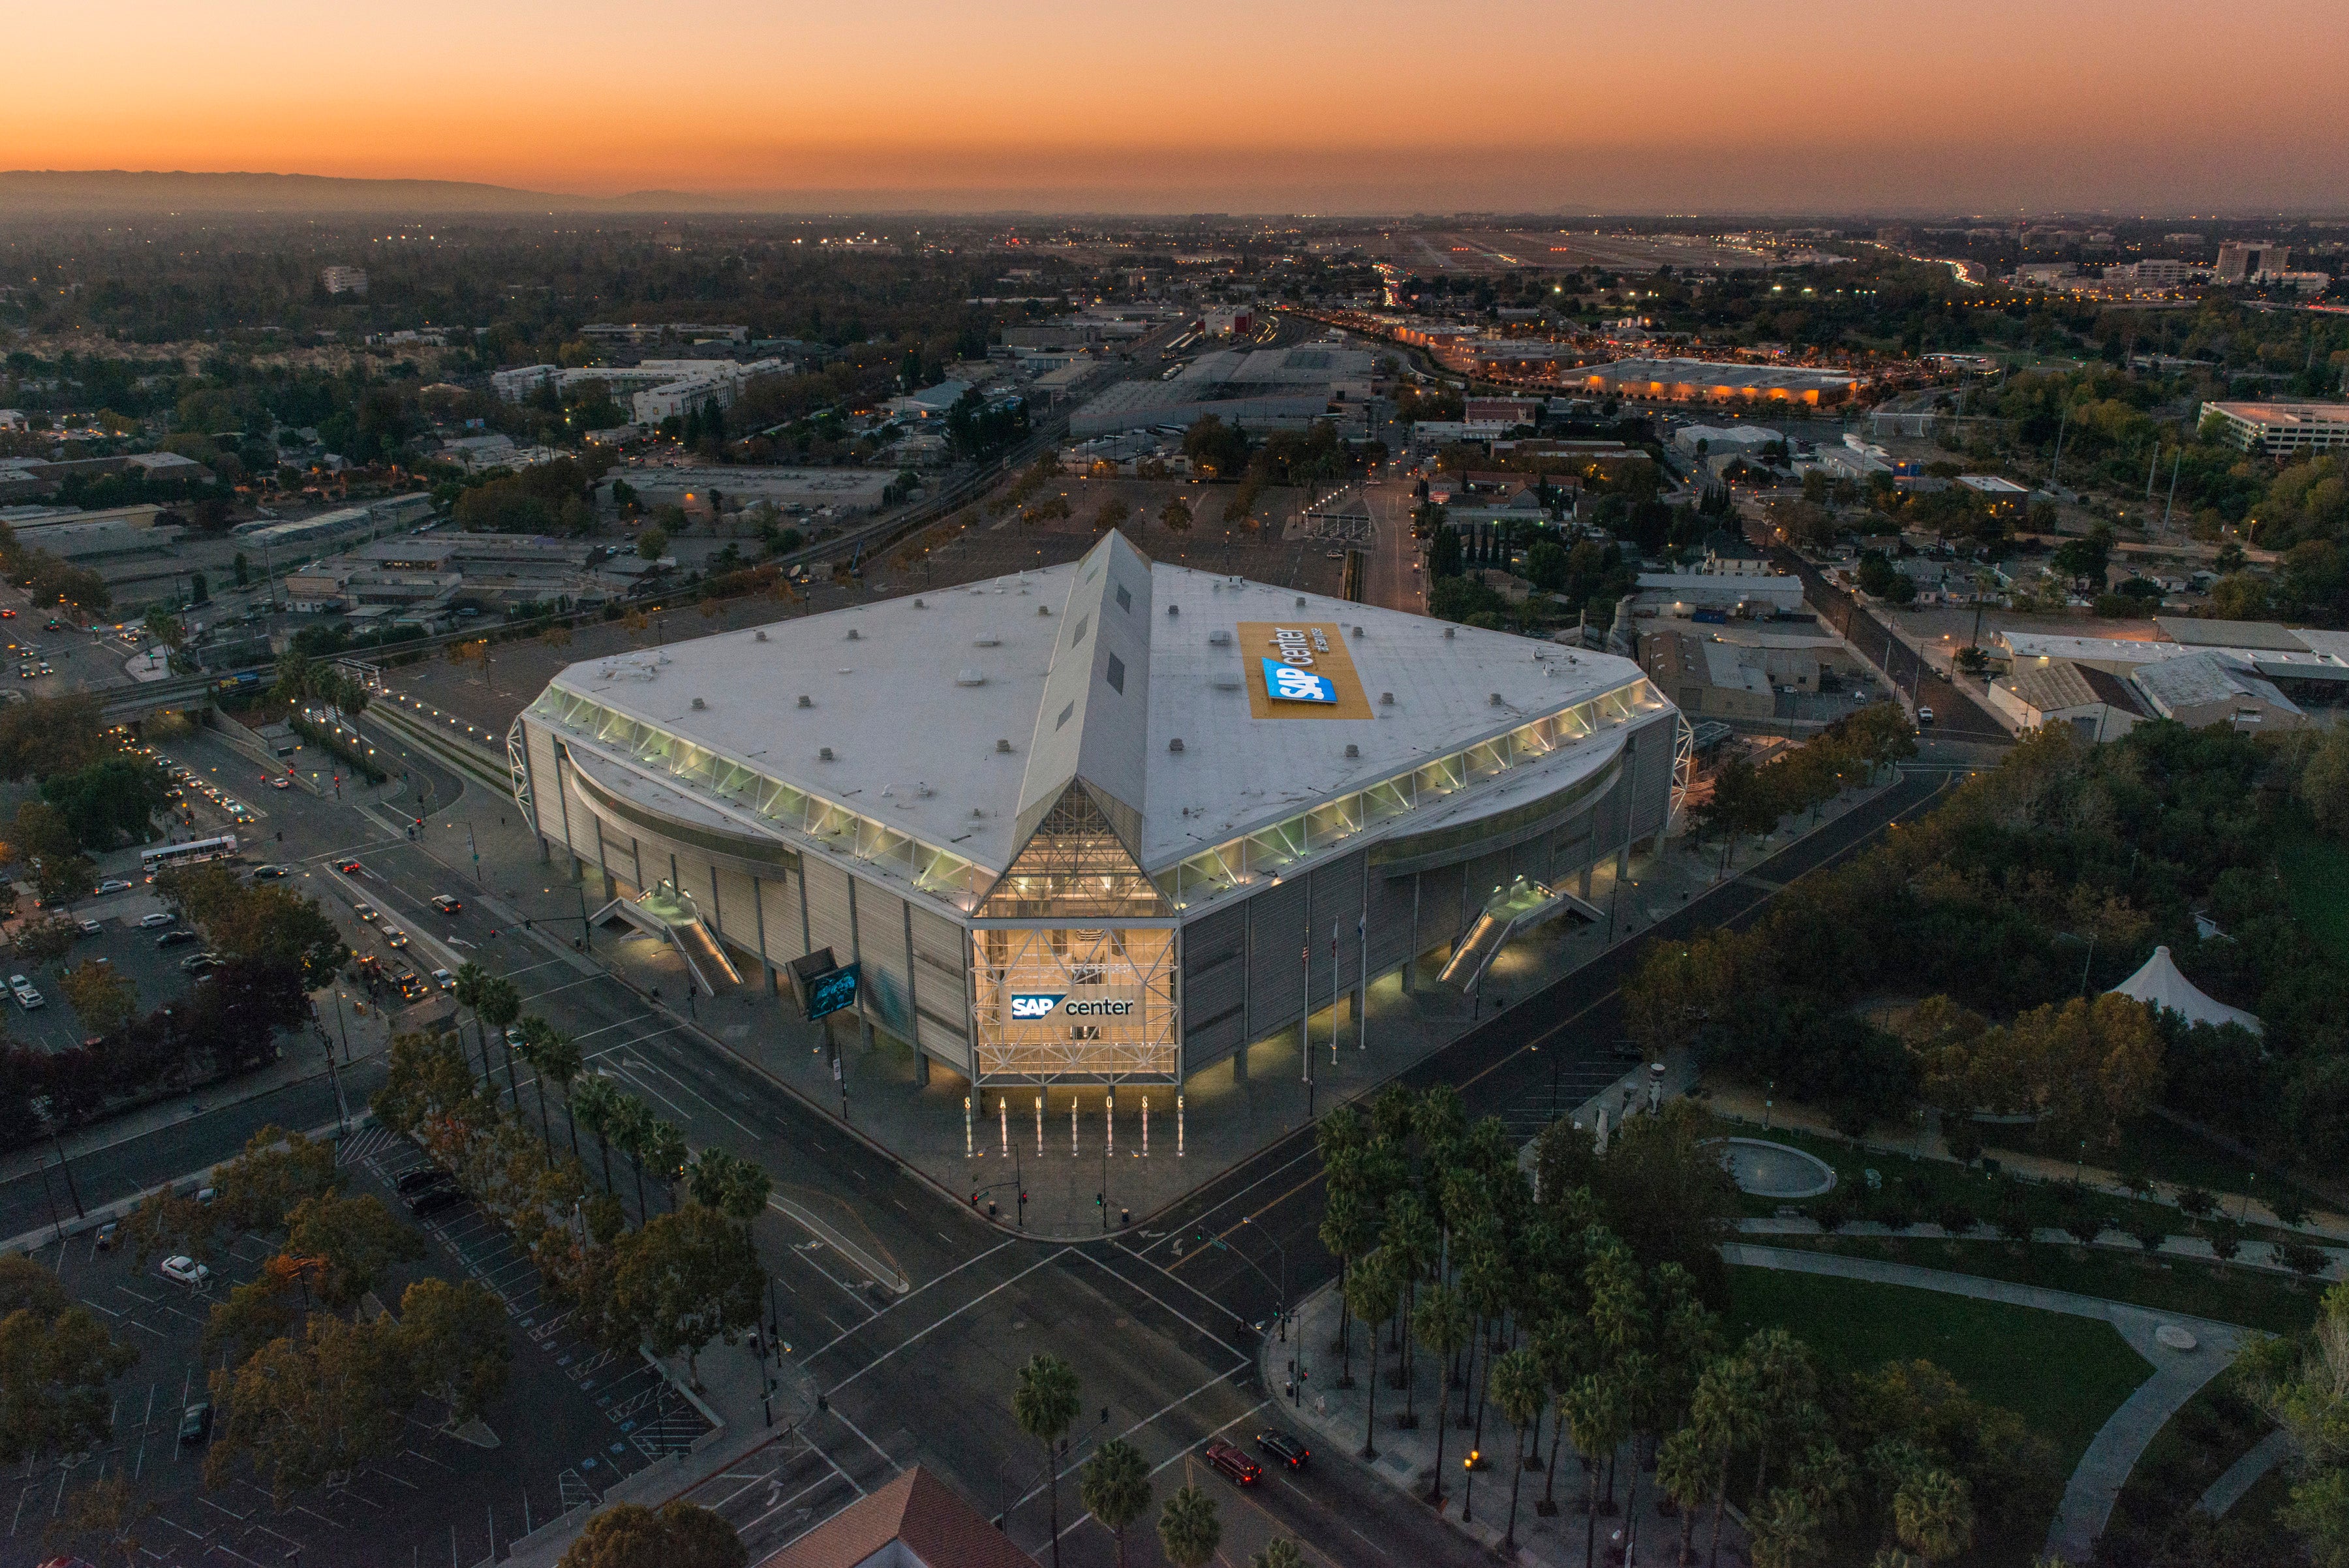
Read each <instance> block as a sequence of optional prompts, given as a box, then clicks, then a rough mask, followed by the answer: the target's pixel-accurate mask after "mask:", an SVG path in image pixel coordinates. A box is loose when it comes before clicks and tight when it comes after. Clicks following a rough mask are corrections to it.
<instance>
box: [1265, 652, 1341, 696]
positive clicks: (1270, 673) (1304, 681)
mask: <svg viewBox="0 0 2349 1568" xmlns="http://www.w3.org/2000/svg"><path fill="white" fill-rule="evenodd" d="M1263 662H1264V694H1265V695H1266V696H1268V697H1269V698H1271V699H1273V700H1274V701H1278V702H1335V701H1337V700H1338V684H1337V682H1336V681H1334V680H1330V678H1329V677H1328V676H1326V675H1316V674H1314V673H1313V671H1311V670H1299V669H1298V668H1297V667H1296V666H1295V665H1293V664H1283V663H1282V662H1281V661H1280V660H1279V659H1266V660H1264V661H1263Z"/></svg>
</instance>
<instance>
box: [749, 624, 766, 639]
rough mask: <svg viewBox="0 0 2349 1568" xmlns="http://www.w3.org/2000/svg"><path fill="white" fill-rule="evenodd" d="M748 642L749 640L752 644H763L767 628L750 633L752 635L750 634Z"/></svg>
mask: <svg viewBox="0 0 2349 1568" xmlns="http://www.w3.org/2000/svg"><path fill="white" fill-rule="evenodd" d="M750 640H751V641H752V642H764V641H766V640H767V628H765V627H761V628H759V629H758V630H756V631H754V632H752V633H751V634H750Z"/></svg>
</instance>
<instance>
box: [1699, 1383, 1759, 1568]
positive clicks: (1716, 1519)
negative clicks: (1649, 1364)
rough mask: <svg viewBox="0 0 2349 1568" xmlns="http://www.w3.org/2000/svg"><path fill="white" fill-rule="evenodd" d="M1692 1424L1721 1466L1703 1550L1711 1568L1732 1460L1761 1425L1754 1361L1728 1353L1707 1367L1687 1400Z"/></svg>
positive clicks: (1718, 1553) (1718, 1551)
mask: <svg viewBox="0 0 2349 1568" xmlns="http://www.w3.org/2000/svg"><path fill="white" fill-rule="evenodd" d="M1689 1420H1690V1424H1691V1425H1692V1426H1693V1427H1694V1428H1696V1430H1697V1431H1698V1433H1699V1434H1700V1435H1701V1437H1702V1442H1703V1446H1704V1449H1705V1450H1706V1451H1707V1452H1709V1453H1711V1454H1713V1456H1714V1457H1715V1459H1717V1461H1718V1463H1719V1465H1720V1469H1719V1470H1718V1471H1716V1472H1715V1474H1714V1478H1713V1486H1712V1492H1713V1532H1712V1534H1711V1535H1710V1536H1709V1537H1707V1544H1706V1547H1705V1563H1706V1565H1707V1568H1713V1564H1715V1563H1718V1562H1719V1561H1720V1560H1721V1514H1722V1510H1723V1506H1724V1505H1725V1504H1726V1503H1727V1502H1728V1501H1729V1461H1730V1459H1732V1458H1733V1456H1734V1455H1735V1454H1736V1452H1737V1449H1738V1446H1739V1445H1740V1444H1741V1443H1743V1442H1744V1441H1745V1440H1746V1439H1747V1438H1750V1437H1752V1436H1753V1435H1754V1432H1755V1431H1756V1430H1758V1429H1759V1428H1760V1426H1761V1424H1762V1394H1761V1388H1760V1386H1759V1380H1758V1379H1757V1378H1756V1376H1755V1375H1754V1364H1753V1362H1751V1361H1750V1360H1748V1359H1747V1358H1746V1357H1745V1356H1744V1355H1724V1356H1723V1357H1721V1358H1720V1359H1719V1360H1717V1361H1715V1362H1714V1363H1713V1365H1712V1366H1708V1367H1706V1368H1705V1369H1704V1374H1703V1376H1701V1377H1699V1378H1698V1379H1697V1385H1696V1394H1695V1396H1694V1397H1692V1399H1691V1400H1690V1402H1689Z"/></svg>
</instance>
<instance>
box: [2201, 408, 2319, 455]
mask: <svg viewBox="0 0 2349 1568" xmlns="http://www.w3.org/2000/svg"><path fill="white" fill-rule="evenodd" d="M2201 417H2202V422H2203V423H2204V424H2206V425H2207V424H2209V422H2210V421H2212V420H2214V419H2215V420H2217V421H2218V423H2219V431H2220V437H2221V439H2223V440H2225V441H2232V442H2233V443H2234V444H2235V445H2237V446H2239V447H2241V448H2242V449H2243V450H2244V451H2245V452H2266V453H2267V454H2268V455H2269V456H2271V457H2280V456H2282V455H2284V454H2286V453H2297V452H2338V451H2340V450H2342V449H2344V448H2349V403H2205V404H2203V405H2202V416H2201Z"/></svg>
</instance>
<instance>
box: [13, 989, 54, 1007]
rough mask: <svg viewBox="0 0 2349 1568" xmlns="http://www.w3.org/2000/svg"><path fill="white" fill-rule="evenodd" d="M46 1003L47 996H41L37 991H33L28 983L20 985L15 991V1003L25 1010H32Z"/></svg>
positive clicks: (45, 1005) (44, 1005)
mask: <svg viewBox="0 0 2349 1568" xmlns="http://www.w3.org/2000/svg"><path fill="white" fill-rule="evenodd" d="M48 1004H49V1002H48V998H47V997H45V996H43V995H42V994H41V993H40V992H37V991H35V990H34V989H33V988H32V987H31V986H29V985H27V986H24V987H21V988H19V989H18V991H17V992H16V1005H17V1006H19V1007H21V1008H23V1009H24V1010H25V1011H26V1012H32V1011H33V1009H35V1008H36V1007H47V1005H48Z"/></svg>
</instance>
